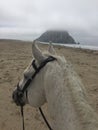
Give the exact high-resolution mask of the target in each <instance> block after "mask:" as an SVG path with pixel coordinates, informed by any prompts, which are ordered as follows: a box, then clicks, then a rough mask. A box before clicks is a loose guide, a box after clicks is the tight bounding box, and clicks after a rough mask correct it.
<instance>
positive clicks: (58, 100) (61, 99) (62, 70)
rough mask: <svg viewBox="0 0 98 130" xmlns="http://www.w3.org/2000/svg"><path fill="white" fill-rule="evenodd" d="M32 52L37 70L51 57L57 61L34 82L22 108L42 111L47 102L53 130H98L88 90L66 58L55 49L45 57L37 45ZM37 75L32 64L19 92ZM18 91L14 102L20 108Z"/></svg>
mask: <svg viewBox="0 0 98 130" xmlns="http://www.w3.org/2000/svg"><path fill="white" fill-rule="evenodd" d="M32 51H33V56H34V58H35V63H36V66H37V67H39V66H40V64H41V63H42V62H43V61H44V60H45V59H46V58H47V57H48V56H53V57H55V58H56V60H54V61H52V62H49V63H47V64H46V66H45V67H44V68H42V70H41V71H40V72H39V73H38V74H37V75H36V77H35V78H34V79H33V80H32V81H31V83H30V84H29V86H28V88H27V92H28V93H27V94H26V92H25V93H24V95H22V101H23V105H24V104H30V105H31V106H32V107H41V106H42V105H43V104H45V103H46V102H47V105H48V111H49V114H50V118H51V124H52V128H53V130H98V115H97V114H96V113H95V111H94V110H93V109H92V107H91V106H90V105H89V103H88V100H87V93H86V91H85V87H84V85H83V84H82V82H81V80H80V78H79V76H78V75H77V73H76V72H75V71H74V69H73V67H72V65H71V64H69V63H68V62H67V61H66V60H65V58H64V57H63V56H58V55H57V54H56V52H55V50H54V48H53V46H52V45H50V46H49V51H48V52H47V53H45V54H44V53H42V52H41V51H40V49H39V48H38V46H37V45H36V41H34V42H33V45H32ZM34 73H35V69H34V68H33V67H32V61H31V63H30V65H29V66H28V67H27V69H26V70H25V71H24V77H23V79H22V80H21V81H20V82H19V84H18V86H19V88H20V89H22V88H23V87H24V85H25V83H26V82H27V80H28V79H31V77H32V74H34ZM16 91H17V88H16V90H15V91H14V93H13V98H14V101H15V102H16V104H17V105H19V104H18V103H19V102H17V93H16Z"/></svg>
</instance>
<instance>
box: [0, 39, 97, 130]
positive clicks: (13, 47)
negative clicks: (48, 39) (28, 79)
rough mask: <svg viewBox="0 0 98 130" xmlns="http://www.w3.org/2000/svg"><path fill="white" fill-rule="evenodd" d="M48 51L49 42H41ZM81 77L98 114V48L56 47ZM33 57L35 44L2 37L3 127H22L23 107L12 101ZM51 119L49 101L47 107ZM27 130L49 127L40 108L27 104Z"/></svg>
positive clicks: (0, 90) (0, 105)
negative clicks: (21, 108)
mask: <svg viewBox="0 0 98 130" xmlns="http://www.w3.org/2000/svg"><path fill="white" fill-rule="evenodd" d="M40 48H41V49H42V50H47V48H48V46H47V45H40ZM55 49H56V51H57V54H59V55H64V56H65V58H66V59H67V60H68V61H70V62H71V63H72V64H73V66H74V68H75V70H76V72H77V73H78V75H79V76H80V77H81V79H82V81H83V84H84V85H85V87H86V90H87V92H88V96H89V103H90V104H91V105H92V107H93V108H94V109H95V111H96V112H97V113H98V51H94V50H83V49H75V48H68V47H60V46H55ZM31 59H32V43H30V42H29V43H28V42H21V41H10V40H0V130H22V123H21V116H20V108H19V107H17V106H16V105H15V104H14V103H13V101H12V92H13V89H14V87H15V85H16V84H17V82H18V81H19V80H20V79H21V77H22V76H23V71H24V69H25V68H26V67H27V66H28V64H29V62H30V61H31ZM43 111H44V112H45V115H46V117H47V118H49V115H48V112H47V104H46V105H44V106H43ZM25 127H26V130H48V128H47V126H46V125H45V123H44V121H43V119H42V117H41V115H40V113H39V111H38V109H35V108H32V107H30V106H29V105H26V106H25Z"/></svg>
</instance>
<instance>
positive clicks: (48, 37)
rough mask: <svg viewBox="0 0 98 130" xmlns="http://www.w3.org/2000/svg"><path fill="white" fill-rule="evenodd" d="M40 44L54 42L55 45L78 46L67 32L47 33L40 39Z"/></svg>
mask: <svg viewBox="0 0 98 130" xmlns="http://www.w3.org/2000/svg"><path fill="white" fill-rule="evenodd" d="M36 40H38V41H40V42H50V41H51V42H53V43H65V44H76V42H75V40H74V39H73V38H72V36H70V35H69V33H68V32H67V31H46V32H45V33H43V34H42V35H41V36H40V37H39V38H38V39H36Z"/></svg>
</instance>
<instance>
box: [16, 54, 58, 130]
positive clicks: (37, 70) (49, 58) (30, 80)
mask: <svg viewBox="0 0 98 130" xmlns="http://www.w3.org/2000/svg"><path fill="white" fill-rule="evenodd" d="M54 60H56V58H54V57H52V56H49V57H48V58H47V59H45V60H44V61H43V62H42V63H41V64H40V66H39V67H37V66H36V64H35V60H33V62H32V66H33V68H34V69H35V73H34V74H33V75H32V77H31V79H28V80H27V82H26V83H25V85H24V87H23V89H22V90H20V91H21V92H22V94H24V92H25V91H26V97H27V88H28V86H29V85H30V83H31V82H32V80H33V79H34V78H35V77H36V75H37V74H38V73H39V72H40V70H41V69H42V68H43V67H44V66H45V65H46V64H47V63H48V62H51V61H54ZM17 88H19V86H17ZM23 106H24V105H22V104H20V107H21V116H22V124H23V130H25V127H24V111H23ZM39 111H40V113H41V115H42V117H43V119H44V121H45V123H46V125H47V127H48V128H49V130H53V129H52V128H51V126H50V125H49V123H48V121H47V119H46V117H45V115H44V113H43V111H42V109H41V107H39Z"/></svg>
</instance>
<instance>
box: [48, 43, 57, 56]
mask: <svg viewBox="0 0 98 130" xmlns="http://www.w3.org/2000/svg"><path fill="white" fill-rule="evenodd" d="M48 51H49V53H51V54H53V55H55V54H56V51H55V49H54V47H53V44H52V42H49V48H48Z"/></svg>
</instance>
